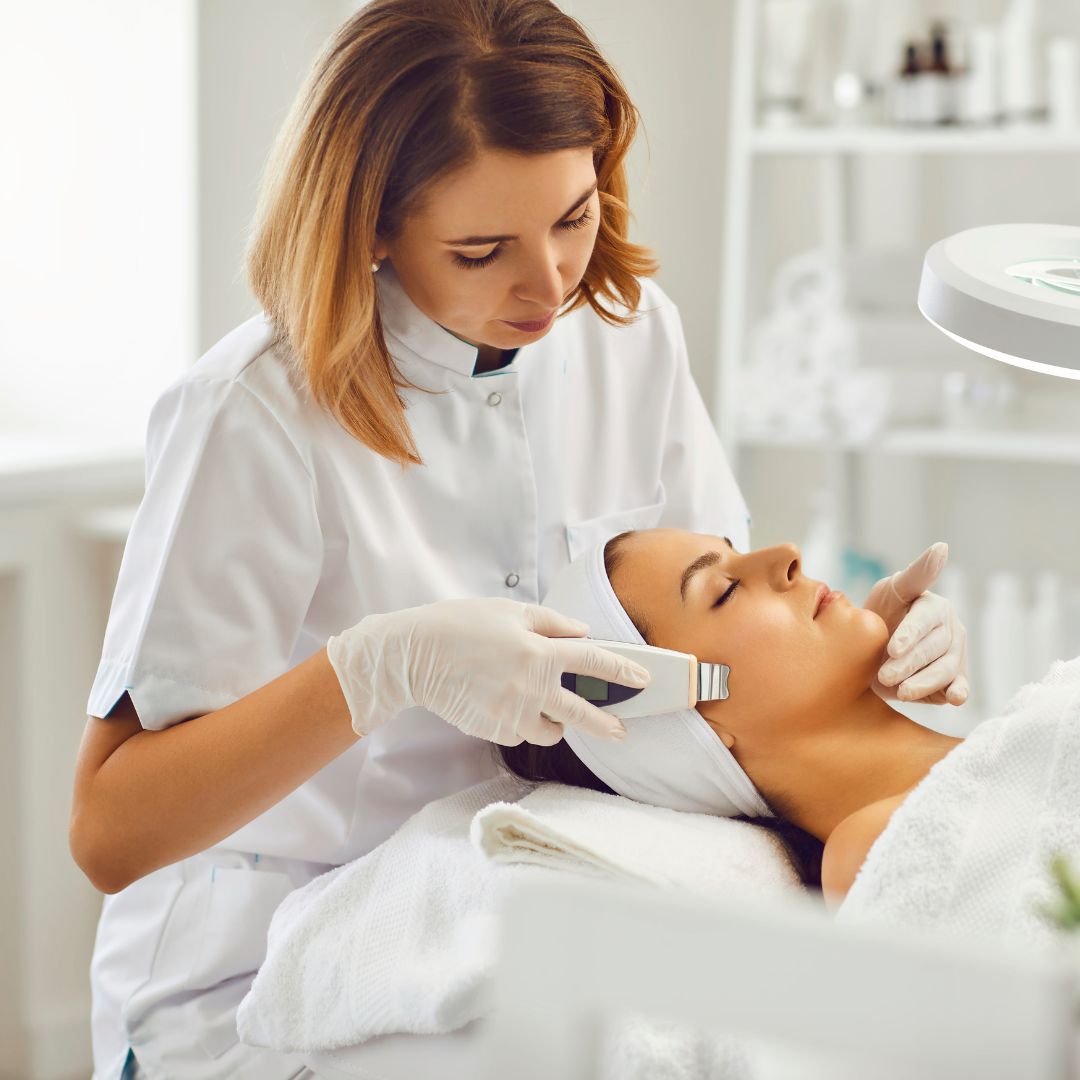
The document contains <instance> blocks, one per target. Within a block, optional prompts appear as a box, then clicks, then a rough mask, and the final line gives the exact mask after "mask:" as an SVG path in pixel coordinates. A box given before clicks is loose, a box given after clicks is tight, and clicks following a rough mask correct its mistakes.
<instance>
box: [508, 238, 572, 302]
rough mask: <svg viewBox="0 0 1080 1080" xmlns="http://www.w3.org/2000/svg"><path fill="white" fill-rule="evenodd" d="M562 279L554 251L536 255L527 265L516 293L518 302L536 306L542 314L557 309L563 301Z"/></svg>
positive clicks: (549, 250)
mask: <svg viewBox="0 0 1080 1080" xmlns="http://www.w3.org/2000/svg"><path fill="white" fill-rule="evenodd" d="M563 291H564V290H563V279H562V274H561V273H560V271H559V260H558V257H557V254H556V252H555V251H554V250H551V249H548V250H546V251H544V252H543V253H542V254H538V255H537V256H536V258H535V259H534V260H532V261H531V262H530V263H529V266H528V269H527V272H526V274H525V277H524V278H523V280H522V282H521V284H520V285H519V286H518V288H517V290H516V292H517V296H518V299H519V300H524V301H527V302H528V303H530V304H536V305H537V306H538V307H541V308H543V309H544V313H547V312H549V311H552V310H553V309H554V308H557V307H559V305H560V304H562V301H563Z"/></svg>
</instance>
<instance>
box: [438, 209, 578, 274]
mask: <svg viewBox="0 0 1080 1080" xmlns="http://www.w3.org/2000/svg"><path fill="white" fill-rule="evenodd" d="M590 221H592V213H591V211H590V210H589V208H588V207H587V206H586V207H585V209H584V210H583V211H582V212H581V213H580V214H579V215H578V216H577V217H576V218H571V219H570V220H569V221H560V222H559V223H558V225H556V226H555V228H557V229H568V230H569V229H583V228H585V226H586V225H588V224H589V222H590ZM500 251H502V248H501V247H496V248H493V249H492V250H491V251H489V252H488V253H487V254H486V255H481V256H480V257H479V258H470V257H469V256H468V255H462V254H461V253H460V252H458V251H455V252H453V256H454V261H455V262H456V263H457V264H458V265H459V266H463V267H465V268H466V269H467V270H476V269H479V268H482V267H484V266H490V265H491V264H492V263H493V262H494V261H495V260H496V258H498V255H499V252H500Z"/></svg>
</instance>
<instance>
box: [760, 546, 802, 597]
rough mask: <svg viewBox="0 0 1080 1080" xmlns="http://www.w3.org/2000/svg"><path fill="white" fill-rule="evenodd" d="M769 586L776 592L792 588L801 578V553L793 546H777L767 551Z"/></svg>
mask: <svg viewBox="0 0 1080 1080" xmlns="http://www.w3.org/2000/svg"><path fill="white" fill-rule="evenodd" d="M768 556H769V584H770V585H772V587H773V588H774V589H776V591H777V592H785V591H786V590H788V589H790V588H793V587H794V586H795V584H796V583H797V582H798V580H799V579H800V578H801V577H802V552H801V551H799V549H798V547H796V546H795V544H777V545H776V546H775V547H771V548H769V549H768Z"/></svg>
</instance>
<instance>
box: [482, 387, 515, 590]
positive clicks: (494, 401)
mask: <svg viewBox="0 0 1080 1080" xmlns="http://www.w3.org/2000/svg"><path fill="white" fill-rule="evenodd" d="M500 401H502V394H500V393H499V392H498V390H493V391H492V392H491V393H490V394H488V396H487V403H488V404H489V405H498V404H499V402H500ZM514 584H517V582H515V583H514Z"/></svg>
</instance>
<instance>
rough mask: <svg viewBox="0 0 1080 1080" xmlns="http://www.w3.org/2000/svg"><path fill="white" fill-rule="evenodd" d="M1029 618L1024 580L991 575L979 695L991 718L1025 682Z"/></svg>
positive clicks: (984, 612) (981, 638)
mask: <svg viewBox="0 0 1080 1080" xmlns="http://www.w3.org/2000/svg"><path fill="white" fill-rule="evenodd" d="M1025 614H1026V612H1025V610H1024V600H1023V588H1022V585H1021V582H1020V578H1019V577H1017V575H1016V574H1012V573H1009V572H1008V571H1005V570H999V571H997V572H996V573H994V574H991V575H990V578H989V580H988V581H987V584H986V600H985V602H984V604H983V610H982V617H981V619H980V620H979V650H978V655H979V669H980V670H979V673H978V691H977V692H978V695H979V699H980V701H981V702H982V704H983V713H984V715H985V716H986V717H987V718H989V717H992V716H997V715H998V714H999V713H1000V712H1001V710H1002V709H1003V708H1004V706H1005V705H1006V703H1007V702H1008V701H1009V699H1010V698H1011V697H1012V696H1013V694H1015V693H1016V691H1017V690H1018V689H1019V688H1020V687H1021V686H1022V685H1023V684H1024V682H1025V675H1026V674H1027V658H1026V653H1025V648H1024V636H1025V633H1026V631H1027V620H1026V618H1025Z"/></svg>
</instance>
